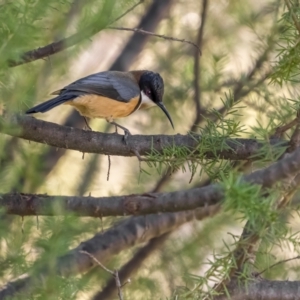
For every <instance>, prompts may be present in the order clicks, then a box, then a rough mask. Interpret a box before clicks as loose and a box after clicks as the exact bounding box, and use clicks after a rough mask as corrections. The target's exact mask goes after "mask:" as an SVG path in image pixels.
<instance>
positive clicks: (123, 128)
mask: <svg viewBox="0 0 300 300" xmlns="http://www.w3.org/2000/svg"><path fill="white" fill-rule="evenodd" d="M108 122H109V123H110V124H112V125H115V126H116V132H118V130H117V128H118V127H119V128H121V129H122V130H123V131H124V142H125V144H126V145H127V144H128V143H127V138H128V136H129V135H131V133H130V131H129V130H128V129H127V128H126V127H123V126H121V125H119V124H118V123H116V122H114V121H108Z"/></svg>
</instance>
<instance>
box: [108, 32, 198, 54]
mask: <svg viewBox="0 0 300 300" xmlns="http://www.w3.org/2000/svg"><path fill="white" fill-rule="evenodd" d="M107 29H112V30H123V31H132V32H137V33H140V34H146V35H151V36H155V37H158V38H161V39H164V40H169V41H174V42H180V43H186V44H190V45H192V46H194V47H195V48H197V49H198V51H199V55H201V49H200V48H199V47H198V46H197V45H196V44H195V43H193V42H191V41H187V40H185V39H178V38H174V37H172V36H166V35H163V34H157V33H154V32H150V31H146V30H143V29H139V28H128V27H115V26H109V27H107Z"/></svg>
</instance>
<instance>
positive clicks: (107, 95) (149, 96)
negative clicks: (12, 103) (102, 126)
mask: <svg viewBox="0 0 300 300" xmlns="http://www.w3.org/2000/svg"><path fill="white" fill-rule="evenodd" d="M163 94H164V81H163V79H162V77H161V76H160V75H159V74H158V73H154V72H152V71H148V70H137V71H129V72H120V71H106V72H100V73H96V74H92V75H89V76H87V77H84V78H81V79H79V80H77V81H75V82H73V83H71V84H69V85H67V86H66V87H64V88H62V89H61V90H58V91H55V92H54V93H52V95H58V96H57V97H55V98H52V99H50V100H48V101H46V102H43V103H41V104H38V105H37V106H35V107H33V108H30V109H29V110H27V111H26V114H32V113H38V112H41V113H44V112H46V111H48V110H50V109H52V108H54V107H56V106H58V105H61V104H68V105H71V106H74V107H75V109H77V110H78V111H79V113H80V114H81V115H82V116H83V117H84V118H85V121H86V117H88V118H103V119H106V121H107V122H109V123H111V124H114V125H115V126H116V129H117V127H120V128H121V129H123V130H124V133H125V136H124V138H125V142H126V138H127V136H128V135H130V132H129V130H128V129H127V128H125V127H123V126H121V125H119V124H117V123H115V122H114V119H117V118H122V117H127V116H129V115H131V114H132V113H133V112H135V111H136V110H138V109H146V108H149V107H152V106H155V105H157V106H158V107H160V108H161V109H162V111H163V112H164V113H165V114H166V116H167V118H168V119H169V121H170V123H171V125H172V127H173V128H174V125H173V121H172V119H171V117H170V115H169V113H168V111H167V109H166V107H165V106H164V104H163V102H162V98H163ZM86 124H87V126H88V123H87V121H86ZM88 127H89V126H88Z"/></svg>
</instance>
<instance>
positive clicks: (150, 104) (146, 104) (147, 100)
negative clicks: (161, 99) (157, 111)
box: [139, 91, 156, 109]
mask: <svg viewBox="0 0 300 300" xmlns="http://www.w3.org/2000/svg"><path fill="white" fill-rule="evenodd" d="M141 95H142V101H141V105H140V107H139V109H146V108H150V107H153V106H155V105H156V104H155V103H154V102H153V101H152V100H151V99H150V98H149V97H148V96H147V95H146V94H145V93H144V92H143V91H142V92H141Z"/></svg>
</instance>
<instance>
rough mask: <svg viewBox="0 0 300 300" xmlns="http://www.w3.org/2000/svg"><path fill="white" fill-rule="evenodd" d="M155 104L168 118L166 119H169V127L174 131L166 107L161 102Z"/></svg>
mask: <svg viewBox="0 0 300 300" xmlns="http://www.w3.org/2000/svg"><path fill="white" fill-rule="evenodd" d="M156 104H157V106H159V107H160V108H161V110H162V111H163V112H164V113H165V115H166V116H167V117H168V119H169V121H170V123H171V125H172V127H173V129H174V125H173V121H172V119H171V116H170V115H169V113H168V111H167V109H166V107H165V106H164V105H163V103H162V102H158V103H156Z"/></svg>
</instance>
